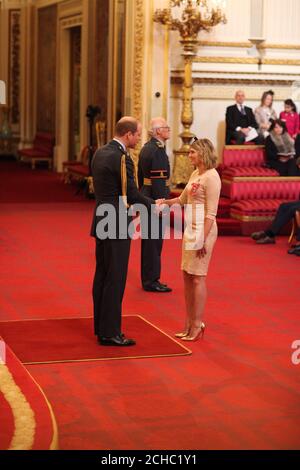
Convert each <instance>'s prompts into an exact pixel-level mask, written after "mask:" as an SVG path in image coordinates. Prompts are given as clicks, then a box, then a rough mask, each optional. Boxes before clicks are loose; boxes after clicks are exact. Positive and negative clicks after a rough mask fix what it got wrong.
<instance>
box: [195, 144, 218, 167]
mask: <svg viewBox="0 0 300 470" xmlns="http://www.w3.org/2000/svg"><path fill="white" fill-rule="evenodd" d="M191 148H192V149H194V150H196V152H198V154H199V157H200V158H201V159H202V161H203V164H204V167H205V168H206V170H210V169H211V168H215V167H216V166H217V159H218V157H217V155H216V151H215V148H214V146H213V144H212V143H211V141H210V140H208V139H199V140H196V142H193V143H192V145H191Z"/></svg>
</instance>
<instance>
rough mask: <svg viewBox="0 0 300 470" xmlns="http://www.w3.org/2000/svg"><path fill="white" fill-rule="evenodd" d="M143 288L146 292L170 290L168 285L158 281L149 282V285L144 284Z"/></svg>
mask: <svg viewBox="0 0 300 470" xmlns="http://www.w3.org/2000/svg"><path fill="white" fill-rule="evenodd" d="M144 290H145V291H147V292H161V293H164V292H172V289H171V288H170V287H168V286H164V285H163V284H160V283H158V282H155V283H153V284H150V285H149V286H144Z"/></svg>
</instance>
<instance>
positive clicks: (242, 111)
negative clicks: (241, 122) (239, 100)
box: [241, 105, 246, 116]
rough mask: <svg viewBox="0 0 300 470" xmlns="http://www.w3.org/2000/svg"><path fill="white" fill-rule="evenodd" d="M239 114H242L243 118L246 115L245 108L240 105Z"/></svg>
mask: <svg viewBox="0 0 300 470" xmlns="http://www.w3.org/2000/svg"><path fill="white" fill-rule="evenodd" d="M241 113H242V115H243V116H245V114H246V111H245V108H244V106H242V105H241Z"/></svg>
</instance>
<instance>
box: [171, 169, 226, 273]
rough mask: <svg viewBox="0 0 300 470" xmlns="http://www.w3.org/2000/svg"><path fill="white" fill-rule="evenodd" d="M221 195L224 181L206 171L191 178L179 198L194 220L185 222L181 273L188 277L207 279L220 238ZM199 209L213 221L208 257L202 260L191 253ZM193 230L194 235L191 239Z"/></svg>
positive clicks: (197, 172)
mask: <svg viewBox="0 0 300 470" xmlns="http://www.w3.org/2000/svg"><path fill="white" fill-rule="evenodd" d="M220 192H221V180H220V177H219V174H218V172H217V171H216V170H215V169H214V168H213V169H211V170H206V171H205V172H204V173H202V174H199V171H198V170H195V171H194V172H193V173H192V174H191V177H190V179H189V182H188V184H187V185H186V187H185V189H184V191H183V192H182V193H181V195H180V197H179V199H180V204H181V205H186V204H187V205H189V209H190V210H191V212H190V213H191V214H192V216H191V218H189V220H187V221H186V228H185V232H184V236H183V243H182V259H181V269H182V270H183V271H186V272H187V273H189V274H194V275H197V276H206V275H207V271H208V266H209V262H210V259H211V255H212V251H213V248H214V244H215V242H216V240H217V236H218V228H217V223H216V215H217V211H218V205H219V198H220ZM197 205H198V206H197ZM200 205H201V206H202V207H203V206H204V217H205V218H208V219H212V220H213V221H214V223H213V226H212V228H211V230H210V232H209V234H208V237H207V239H206V241H205V247H206V250H207V253H206V255H205V256H204V257H203V258H199V257H197V256H196V255H197V250H196V249H191V246H193V245H192V243H193V242H195V227H196V226H197V227H199V223H198V220H195V214H196V211H197V209H199V207H200ZM196 218H197V216H196ZM191 225H192V226H191ZM203 228H204V226H203V225H202V228H200V230H201V231H202V230H203ZM193 230H194V235H193V236H191V234H192V233H193ZM201 247H202V245H201V246H199V248H201ZM199 248H198V249H199Z"/></svg>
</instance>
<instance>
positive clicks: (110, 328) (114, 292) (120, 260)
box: [93, 239, 131, 338]
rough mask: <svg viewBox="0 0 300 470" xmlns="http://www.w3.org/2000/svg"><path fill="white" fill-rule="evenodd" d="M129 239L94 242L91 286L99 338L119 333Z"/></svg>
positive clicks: (96, 329) (95, 327)
mask: <svg viewBox="0 0 300 470" xmlns="http://www.w3.org/2000/svg"><path fill="white" fill-rule="evenodd" d="M130 242H131V240H130V239H128V240H109V239H107V240H99V239H96V271H95V277H94V283H93V301H94V329H95V334H96V335H98V336H105V337H108V338H109V337H112V336H117V335H120V333H121V316H122V300H123V295H124V290H125V285H126V278H127V270H128V260H129V251H130Z"/></svg>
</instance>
